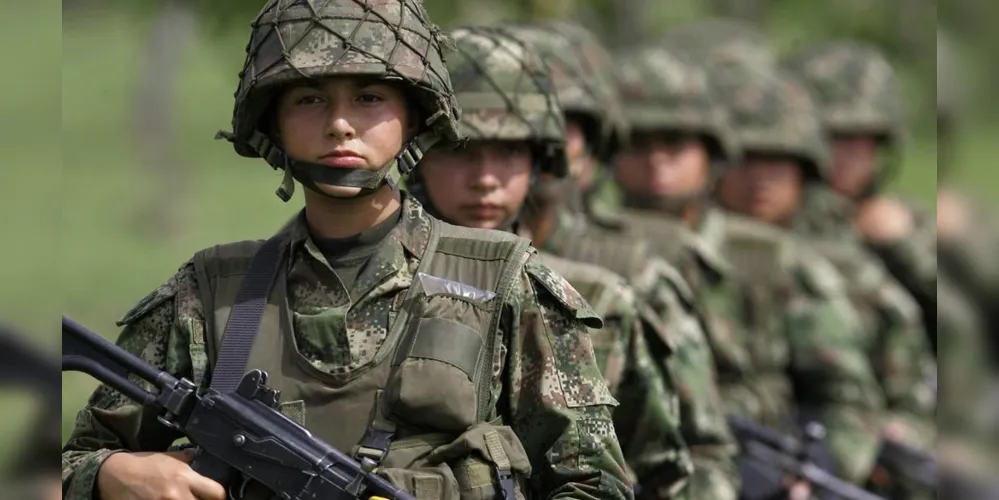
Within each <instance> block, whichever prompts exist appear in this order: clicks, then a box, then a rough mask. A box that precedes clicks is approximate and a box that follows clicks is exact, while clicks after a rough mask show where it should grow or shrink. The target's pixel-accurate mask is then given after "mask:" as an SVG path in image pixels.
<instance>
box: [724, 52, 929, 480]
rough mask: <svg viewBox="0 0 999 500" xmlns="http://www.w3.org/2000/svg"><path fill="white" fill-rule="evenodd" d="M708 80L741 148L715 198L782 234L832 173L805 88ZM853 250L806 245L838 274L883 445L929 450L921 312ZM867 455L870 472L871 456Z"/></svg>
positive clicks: (759, 80) (767, 78) (735, 78)
mask: <svg viewBox="0 0 999 500" xmlns="http://www.w3.org/2000/svg"><path fill="white" fill-rule="evenodd" d="M713 82H714V83H715V84H716V85H717V87H718V89H719V96H720V97H721V98H722V99H723V100H724V102H725V105H726V107H727V109H728V112H729V115H730V118H731V123H732V127H733V129H734V130H735V133H736V134H737V136H738V139H737V140H738V142H739V144H740V145H741V146H742V147H743V149H744V151H745V159H744V160H743V162H742V163H741V165H740V166H739V167H738V168H736V169H733V170H732V171H730V172H728V173H727V174H726V175H725V177H724V178H723V180H722V182H721V185H720V186H719V190H718V193H719V199H720V200H721V201H722V203H723V204H724V205H725V207H726V208H728V209H729V210H731V211H733V212H737V213H741V214H745V215H748V216H751V217H753V218H756V219H758V220H760V221H762V222H765V223H768V224H771V225H773V226H775V227H778V228H784V229H785V230H787V229H790V228H792V227H795V224H794V222H795V220H796V217H798V216H799V214H800V211H801V209H802V206H803V203H804V200H803V198H804V193H805V192H806V190H807V189H808V187H809V186H810V185H815V184H817V183H821V182H822V181H823V179H827V178H828V175H829V173H828V169H829V164H828V161H829V160H828V150H827V146H826V140H825V137H824V135H823V131H822V129H821V127H820V125H819V121H818V115H817V112H816V109H815V107H814V105H813V104H812V102H811V99H810V96H809V94H808V90H807V88H805V87H804V86H803V85H801V84H800V83H799V82H797V81H795V80H793V79H792V78H790V77H789V75H787V74H786V73H783V72H780V71H755V72H753V71H750V72H747V71H738V72H733V71H728V72H725V71H716V72H715V78H714V79H713ZM851 243H852V242H851V241H849V240H846V241H844V240H842V239H840V240H836V241H833V240H832V239H828V240H826V239H823V240H816V239H810V240H808V242H807V245H808V247H809V248H810V249H812V250H813V251H817V252H818V253H820V254H821V255H822V256H823V257H825V258H827V259H829V261H831V262H832V264H833V265H835V266H836V269H837V270H839V272H840V273H842V275H843V277H845V280H841V283H843V285H844V286H843V287H842V288H843V290H842V291H844V292H845V293H846V297H848V300H849V301H850V302H851V303H852V305H853V307H854V309H855V311H857V312H859V315H860V320H861V321H860V324H859V325H857V326H859V328H857V326H854V333H857V334H859V337H855V338H856V339H859V340H860V345H861V346H863V354H864V355H865V357H866V358H867V359H868V360H869V362H870V364H871V365H872V366H873V369H874V373H875V376H876V377H877V380H878V382H879V383H880V387H881V391H882V393H883V396H884V399H885V401H886V402H887V405H888V410H889V416H890V418H889V420H888V422H887V426H886V427H885V433H884V434H885V435H884V438H886V439H894V440H898V441H901V442H903V443H905V444H907V445H910V446H913V447H916V448H919V449H923V450H931V449H932V448H933V443H934V441H933V437H934V435H935V433H934V427H935V426H934V421H933V415H934V413H933V412H934V406H935V383H936V367H935V363H934V360H933V357H932V354H931V352H930V348H929V345H928V340H927V338H926V336H925V334H924V331H923V329H922V325H921V322H920V316H919V313H918V309H917V307H916V305H915V303H914V301H912V299H911V297H909V296H908V294H907V293H906V291H905V290H904V289H903V288H902V287H901V286H899V285H897V284H896V283H895V282H894V281H893V279H892V278H891V276H890V275H888V274H887V273H885V272H884V271H883V270H882V268H881V266H880V262H877V261H876V260H875V259H874V258H873V257H870V256H868V255H867V254H865V252H864V251H863V248H862V247H861V246H860V245H852V244H851ZM766 253H767V252H763V254H764V255H765V254H766ZM762 258H763V257H761V256H754V257H751V258H750V260H747V261H744V263H743V265H746V264H749V263H751V262H754V261H759V260H760V259H762ZM815 262H817V259H815V258H806V259H804V260H802V262H801V265H802V266H806V267H811V268H814V267H815ZM841 298H842V296H841ZM792 332H795V331H794V330H792ZM792 334H796V333H792ZM871 428H872V429H873V428H877V427H876V426H875V427H871ZM872 451H876V449H874V450H872ZM867 458H869V459H871V461H868V462H867V465H871V464H872V462H873V458H874V456H873V455H868V456H867ZM859 462H860V461H859V460H858V461H856V462H854V463H855V464H856V463H859ZM853 472H854V475H852V476H851V477H853V478H855V479H862V478H863V477H864V476H863V474H864V473H865V472H864V470H863V469H862V468H860V467H858V468H856V469H854V470H853ZM906 498H908V497H906Z"/></svg>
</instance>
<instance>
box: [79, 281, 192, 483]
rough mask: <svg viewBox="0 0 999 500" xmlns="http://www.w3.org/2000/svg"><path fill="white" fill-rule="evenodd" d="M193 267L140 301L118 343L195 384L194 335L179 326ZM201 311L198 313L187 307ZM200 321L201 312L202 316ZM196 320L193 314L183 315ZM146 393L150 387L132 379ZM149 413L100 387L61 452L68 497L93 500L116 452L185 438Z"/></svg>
mask: <svg viewBox="0 0 999 500" xmlns="http://www.w3.org/2000/svg"><path fill="white" fill-rule="evenodd" d="M195 287H196V285H195V282H194V273H193V267H192V266H190V265H186V266H185V267H183V268H182V269H181V270H180V271H179V272H178V273H177V274H176V275H174V276H173V277H172V278H171V279H170V280H168V281H167V282H166V283H165V284H163V285H162V286H160V287H159V288H157V289H156V290H154V291H153V292H152V293H150V294H149V295H148V296H146V297H145V298H144V299H142V301H140V302H139V303H138V304H137V305H136V306H135V307H134V308H133V309H132V310H131V311H130V312H129V313H128V314H126V315H125V317H124V318H122V320H121V321H119V322H118V325H119V326H124V328H123V329H122V331H121V334H120V335H119V337H118V340H117V341H116V343H117V344H118V345H119V346H121V347H122V348H124V349H125V350H127V351H128V352H130V353H132V354H134V355H136V356H138V357H139V358H141V359H142V360H144V361H146V362H147V363H149V364H150V365H152V366H154V367H156V368H158V369H160V370H164V371H166V372H169V373H171V374H173V375H174V376H176V377H185V378H187V379H192V362H191V356H190V352H189V345H190V338H191V337H190V335H191V332H190V329H189V328H187V327H186V326H185V325H184V323H185V322H184V321H178V306H182V307H184V306H185V305H187V306H189V305H190V303H191V300H190V299H191V298H192V297H195V296H196V295H195V294H194V289H195ZM187 308H188V309H194V310H197V309H198V307H187ZM197 314H198V315H200V312H198V313H197ZM184 316H185V317H187V318H189V319H192V315H191V314H190V312H187V313H185V314H184ZM132 380H133V382H136V383H138V384H139V385H140V386H141V387H143V388H144V389H147V390H152V389H153V388H152V386H151V384H148V383H147V382H145V381H143V380H140V379H137V378H134V377H132ZM157 416H158V413H157V412H155V411H151V410H148V409H146V408H144V407H142V406H141V405H138V404H136V403H134V402H133V401H131V400H130V399H128V398H126V397H125V396H124V395H122V394H121V393H119V392H118V391H116V390H114V389H111V388H110V387H108V386H106V385H103V384H102V385H100V386H99V387H98V388H97V389H96V390H95V391H94V393H93V394H92V395H91V397H90V400H89V401H88V403H87V406H86V407H84V408H83V409H82V410H80V411H79V413H77V416H76V426H75V428H74V429H73V433H72V435H70V437H69V440H68V441H67V442H66V444H65V445H64V446H63V450H62V482H63V495H64V497H65V498H67V499H73V500H76V499H86V500H90V499H91V498H94V497H93V496H92V495H93V493H94V488H95V486H96V480H97V472H98V470H99V469H100V467H101V465H102V464H103V463H104V460H105V459H106V458H107V457H108V456H110V455H111V454H113V453H115V452H117V451H165V450H166V449H167V448H168V447H169V446H170V445H171V444H173V442H174V441H175V440H176V439H177V438H179V437H181V436H180V434H179V433H177V432H176V431H173V430H170V429H168V428H167V427H165V426H163V425H162V424H160V423H159V422H158V421H157Z"/></svg>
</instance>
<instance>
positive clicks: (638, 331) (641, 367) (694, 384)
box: [411, 28, 736, 498]
mask: <svg viewBox="0 0 999 500" xmlns="http://www.w3.org/2000/svg"><path fill="white" fill-rule="evenodd" d="M454 38H455V40H456V42H457V47H458V55H457V56H455V57H452V58H449V60H448V68H449V70H450V73H451V74H452V75H453V81H454V86H455V91H456V94H457V96H458V102H459V104H461V107H462V110H463V115H462V120H461V124H462V126H463V130H465V131H467V132H468V135H469V137H470V138H471V140H470V142H469V143H468V144H467V146H466V147H465V149H463V150H454V151H434V152H431V153H429V154H428V155H427V157H426V158H425V159H424V163H423V165H422V166H421V169H420V171H419V172H418V174H417V175H416V176H415V178H414V179H413V182H412V183H411V185H412V187H413V189H414V192H417V193H420V194H419V196H420V197H421V198H424V199H425V203H424V205H425V206H427V207H433V208H431V209H432V210H434V211H436V212H438V213H440V214H441V217H442V218H443V219H444V220H448V221H453V222H455V223H457V224H461V225H465V226H472V227H481V228H494V229H503V230H507V231H516V232H520V233H522V234H527V235H529V236H530V237H532V238H533V239H534V240H535V242H537V243H540V241H543V239H544V238H546V237H547V236H545V234H546V231H545V229H544V228H545V226H546V225H547V223H546V221H548V222H550V221H551V218H550V215H553V214H554V212H553V211H551V210H550V208H551V207H552V206H556V205H558V204H559V202H560V201H561V197H563V196H564V195H565V192H566V189H565V186H564V184H565V183H566V182H571V180H568V181H567V180H565V177H566V176H567V174H568V168H567V163H568V162H567V158H566V155H565V137H564V129H563V123H564V122H563V117H562V113H563V112H562V110H561V108H560V107H559V105H558V101H557V98H556V95H555V92H554V89H553V88H552V82H551V79H550V77H549V76H548V70H547V69H546V68H547V66H546V65H544V63H543V62H542V61H541V59H540V57H539V56H538V54H537V53H536V52H535V51H534V50H533V48H532V47H530V46H529V45H527V44H526V43H525V42H524V41H523V40H521V39H519V38H516V37H512V36H510V34H509V31H508V30H507V29H505V28H501V29H499V30H497V29H496V28H464V29H459V30H456V31H455V32H454ZM546 214H547V215H548V216H546ZM543 257H544V259H545V261H546V262H548V263H549V265H551V266H553V267H554V268H556V269H558V270H559V272H560V274H563V275H564V276H566V278H567V279H569V281H570V283H571V284H572V285H573V286H574V287H576V288H577V289H578V290H580V292H581V293H582V294H583V296H584V298H586V299H587V301H588V302H589V303H591V304H593V306H594V307H595V308H597V310H598V313H602V317H604V318H605V324H604V328H602V329H598V330H592V331H591V337H592V338H593V342H594V345H595V346H596V351H597V358H598V361H599V362H600V365H601V368H602V369H603V370H604V377H605V379H606V380H607V382H608V385H609V386H610V387H611V390H612V393H613V394H614V395H615V397H620V400H621V406H619V407H618V408H617V410H616V411H615V413H614V418H615V428H616V429H617V431H618V435H619V440H620V441H621V443H622V445H623V446H624V449H625V450H626V458H627V459H628V461H629V464H630V465H632V468H633V469H634V471H635V473H636V475H637V478H638V483H639V485H640V486H641V488H642V493H641V496H642V497H647V498H666V497H669V498H672V497H673V496H674V494H675V493H676V491H677V490H678V489H679V488H678V486H679V485H680V483H679V482H678V481H677V477H678V476H677V472H678V471H683V470H684V469H685V468H688V467H690V465H689V460H690V457H689V456H688V455H687V453H688V452H687V451H686V448H684V447H682V445H680V446H678V445H677V443H682V442H683V441H682V440H680V439H679V438H678V437H676V436H674V434H676V432H677V430H678V429H677V426H678V424H679V421H680V420H681V418H680V417H681V416H682V421H683V423H684V425H683V440H686V442H687V443H688V444H689V445H690V447H691V449H692V451H693V452H694V454H695V464H694V465H695V470H694V477H693V480H692V481H691V486H690V487H688V488H687V489H686V490H685V493H684V496H685V497H687V496H689V497H690V498H735V497H734V492H735V491H736V490H735V488H733V487H731V486H730V485H729V484H726V482H720V479H723V480H726V481H727V480H729V478H725V477H721V478H720V479H719V478H718V477H717V476H718V473H719V470H718V468H717V467H714V468H712V466H714V465H715V464H713V463H711V462H710V461H708V460H707V458H708V457H707V456H706V453H705V452H706V450H711V449H713V448H714V449H717V448H722V449H724V448H729V453H731V451H734V449H733V447H731V445H730V443H731V439H732V438H731V436H730V435H729V434H728V432H727V430H726V429H725V424H724V420H723V415H722V414H721V411H720V409H719V408H718V407H717V406H716V404H715V403H716V401H717V399H716V398H717V394H716V393H715V392H714V391H715V388H714V380H713V378H712V373H711V372H710V371H707V372H705V371H703V366H704V365H705V364H706V365H707V366H710V357H709V358H707V359H703V358H702V357H701V356H702V355H703V354H706V353H707V350H706V349H704V348H703V347H702V346H703V333H702V332H700V330H699V329H697V327H698V324H697V323H696V321H693V324H691V318H690V316H689V314H688V313H686V311H685V309H684V308H683V306H682V304H681V303H680V301H679V298H678V297H676V296H675V294H674V295H673V296H671V297H666V298H665V300H671V301H672V302H671V304H670V305H669V306H668V309H667V311H668V312H669V313H670V318H669V319H670V320H671V321H670V322H669V323H666V324H663V323H662V322H660V319H659V317H658V316H657V315H656V313H654V312H652V311H651V310H650V307H649V306H648V305H646V304H644V303H642V302H641V301H640V300H639V297H638V296H636V293H635V291H634V290H633V289H632V288H631V287H630V286H628V284H627V282H626V281H625V280H624V279H623V278H622V277H620V276H618V275H616V274H614V273H613V272H611V271H609V270H607V269H604V268H601V267H598V266H594V265H590V264H584V263H581V262H574V261H570V260H566V259H561V258H558V257H555V256H553V255H550V254H543ZM684 318H686V319H684ZM671 351H672V352H675V355H674V354H672V353H671ZM702 360H703V361H702ZM695 363H699V365H700V366H691V365H694V364H695ZM657 367H659V368H657ZM691 368H694V369H693V370H691ZM705 375H706V376H705ZM674 378H675V379H676V381H677V384H678V387H677V386H674V385H673V382H672V381H673V379H674ZM664 381H665V382H666V384H664V383H663V382H664ZM677 388H678V389H679V393H680V400H679V401H680V404H679V409H677V408H676V406H675V405H676V403H674V402H673V401H675V398H676V396H675V395H674V394H672V391H674V390H676V389H677ZM665 389H669V390H670V392H666V390H665ZM722 457H723V458H726V457H727V458H729V459H730V455H722ZM721 465H724V462H722V464H721ZM721 472H724V469H722V470H721ZM688 473H689V472H688ZM723 487H727V489H728V490H729V491H731V492H732V495H723V496H717V493H716V491H717V490H718V489H719V488H723ZM708 488H711V489H708ZM722 491H725V490H722Z"/></svg>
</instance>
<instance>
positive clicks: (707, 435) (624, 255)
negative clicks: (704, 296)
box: [542, 210, 739, 500]
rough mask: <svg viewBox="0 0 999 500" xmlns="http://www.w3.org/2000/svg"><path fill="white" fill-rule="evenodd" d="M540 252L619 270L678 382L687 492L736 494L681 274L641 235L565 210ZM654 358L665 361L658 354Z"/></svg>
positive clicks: (699, 322)
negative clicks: (652, 323) (649, 317)
mask: <svg viewBox="0 0 999 500" xmlns="http://www.w3.org/2000/svg"><path fill="white" fill-rule="evenodd" d="M542 250H543V251H546V252H550V253H552V254H554V255H558V256H560V257H562V258H568V259H572V260H577V261H582V262H588V263H591V264H596V265H599V266H601V267H604V268H607V269H609V270H611V271H613V272H614V273H616V274H618V275H621V276H624V277H626V278H627V279H628V284H629V285H631V286H632V287H633V288H634V289H635V291H636V293H637V294H638V296H639V298H640V301H641V302H642V303H644V304H647V306H648V307H649V308H651V310H652V311H653V312H654V314H655V316H656V317H657V318H658V323H660V324H662V325H664V326H665V330H664V331H662V332H659V333H657V332H656V331H657V330H658V329H647V332H646V334H647V335H646V337H647V340H648V344H649V345H650V347H652V351H653V353H654V354H655V352H656V346H661V345H664V344H665V345H670V346H672V351H673V353H674V354H673V356H671V357H670V358H669V359H668V360H667V361H666V364H667V365H668V369H669V371H671V372H672V373H673V374H674V378H675V380H676V382H677V385H678V388H679V396H680V412H681V431H682V436H683V439H684V441H685V442H686V443H687V446H688V447H689V448H690V452H691V455H692V457H693V460H694V475H693V477H692V478H691V480H690V487H688V488H687V490H686V491H687V494H689V495H691V498H705V499H709V500H711V499H723V498H735V497H736V494H737V492H738V490H739V485H738V477H737V472H736V467H735V462H734V457H735V454H736V452H737V448H736V445H735V440H734V437H733V436H732V434H731V432H730V431H729V430H728V424H727V423H726V421H725V414H724V409H723V407H722V404H721V398H720V394H719V392H718V384H717V380H716V377H715V373H714V360H713V359H712V353H711V348H710V346H709V344H708V342H707V341H708V338H710V336H709V335H707V334H706V330H707V329H708V328H710V326H709V325H710V321H709V320H707V319H706V318H705V317H704V316H702V314H701V313H702V310H701V309H699V307H698V306H697V297H696V296H695V294H694V293H693V291H692V289H691V288H690V287H689V285H688V284H687V283H686V281H685V280H684V278H683V277H682V275H681V274H680V273H679V272H678V270H677V269H676V268H674V267H673V266H672V265H670V264H669V263H667V262H665V261H664V260H663V259H660V258H657V257H655V256H654V255H652V254H651V253H650V251H651V248H650V247H649V246H648V244H647V243H645V242H643V241H642V240H634V241H628V242H626V243H625V242H622V240H621V239H620V238H617V237H616V236H615V235H613V234H612V233H608V232H606V231H605V230H603V229H600V228H597V227H594V226H593V225H591V224H589V223H588V221H587V220H586V219H585V218H584V217H582V216H581V215H580V214H576V213H570V212H569V211H567V210H564V211H562V212H561V213H560V215H559V219H558V222H557V224H556V227H555V229H554V231H553V232H552V234H551V236H550V237H549V238H548V240H547V241H546V242H545V244H544V245H543V248H542ZM657 362H658V363H660V364H661V363H663V361H662V360H661V359H657Z"/></svg>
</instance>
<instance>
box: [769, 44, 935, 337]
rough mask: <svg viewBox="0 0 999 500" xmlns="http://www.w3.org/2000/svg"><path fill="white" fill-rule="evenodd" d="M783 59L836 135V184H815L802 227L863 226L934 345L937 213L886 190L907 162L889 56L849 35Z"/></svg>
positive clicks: (823, 230)
mask: <svg viewBox="0 0 999 500" xmlns="http://www.w3.org/2000/svg"><path fill="white" fill-rule="evenodd" d="M784 64H785V66H786V67H787V68H788V69H789V70H790V71H791V72H792V73H793V74H794V75H796V76H797V77H798V78H800V79H802V80H803V81H804V83H805V84H806V85H808V86H809V88H810V89H811V90H812V97H813V99H814V100H815V103H816V105H817V106H818V108H819V112H820V116H821V121H822V126H823V129H824V131H825V133H826V135H827V137H828V140H829V141H830V142H829V143H830V147H831V161H830V165H831V168H830V174H829V176H828V186H829V187H831V188H832V191H834V192H835V195H834V194H832V193H830V192H829V191H828V190H826V189H817V190H815V192H814V193H813V194H812V195H811V196H809V197H807V198H806V200H805V208H804V209H803V210H802V215H801V216H800V217H799V219H798V221H797V223H798V224H801V225H802V226H803V227H802V230H803V232H806V233H807V234H809V235H816V236H821V237H827V238H840V237H849V236H853V235H854V234H855V233H856V232H857V231H859V233H860V235H861V236H862V238H863V241H864V242H865V243H866V245H867V246H868V248H870V249H872V250H873V251H874V252H875V254H876V255H878V256H880V257H881V259H882V260H883V261H884V264H885V265H886V266H887V268H888V270H889V271H890V272H891V273H892V274H893V275H894V276H895V278H896V279H897V280H898V281H899V282H900V283H901V284H902V285H904V286H905V287H906V288H907V289H908V290H909V292H910V293H911V294H912V296H913V297H914V298H915V299H916V300H917V302H918V303H919V304H920V308H921V310H922V313H923V314H922V315H923V322H924V323H925V324H926V325H927V329H926V330H927V332H928V333H929V336H930V338H931V342H932V343H933V344H934V345H935V328H934V325H935V323H936V281H935V280H934V279H933V278H932V277H933V276H935V268H936V257H937V256H936V237H937V234H936V225H935V224H934V220H933V216H932V214H931V213H929V211H927V210H925V209H924V208H922V207H919V206H918V205H917V204H916V203H915V202H914V201H912V200H900V199H896V198H894V197H891V196H888V195H886V194H884V192H883V191H884V188H885V186H886V184H887V183H888V182H889V181H890V180H891V178H892V177H893V175H894V174H895V172H896V171H897V169H898V168H900V167H901V164H902V147H903V146H904V138H905V133H904V132H905V127H904V124H903V118H904V117H903V106H902V99H901V94H900V93H901V89H900V88H899V85H898V82H897V79H896V77H895V72H894V70H893V69H892V67H891V64H890V63H889V62H888V60H887V59H886V58H885V57H884V56H883V55H882V54H881V53H880V52H878V51H877V50H876V49H874V48H873V47H870V46H867V45H863V44H860V43H857V42H850V41H836V42H829V43H825V44H821V45H818V46H815V47H811V48H808V49H805V50H802V51H799V52H798V53H796V54H793V55H792V56H791V57H790V58H788V59H787V60H786V61H785V62H784ZM843 233H847V234H843Z"/></svg>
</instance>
